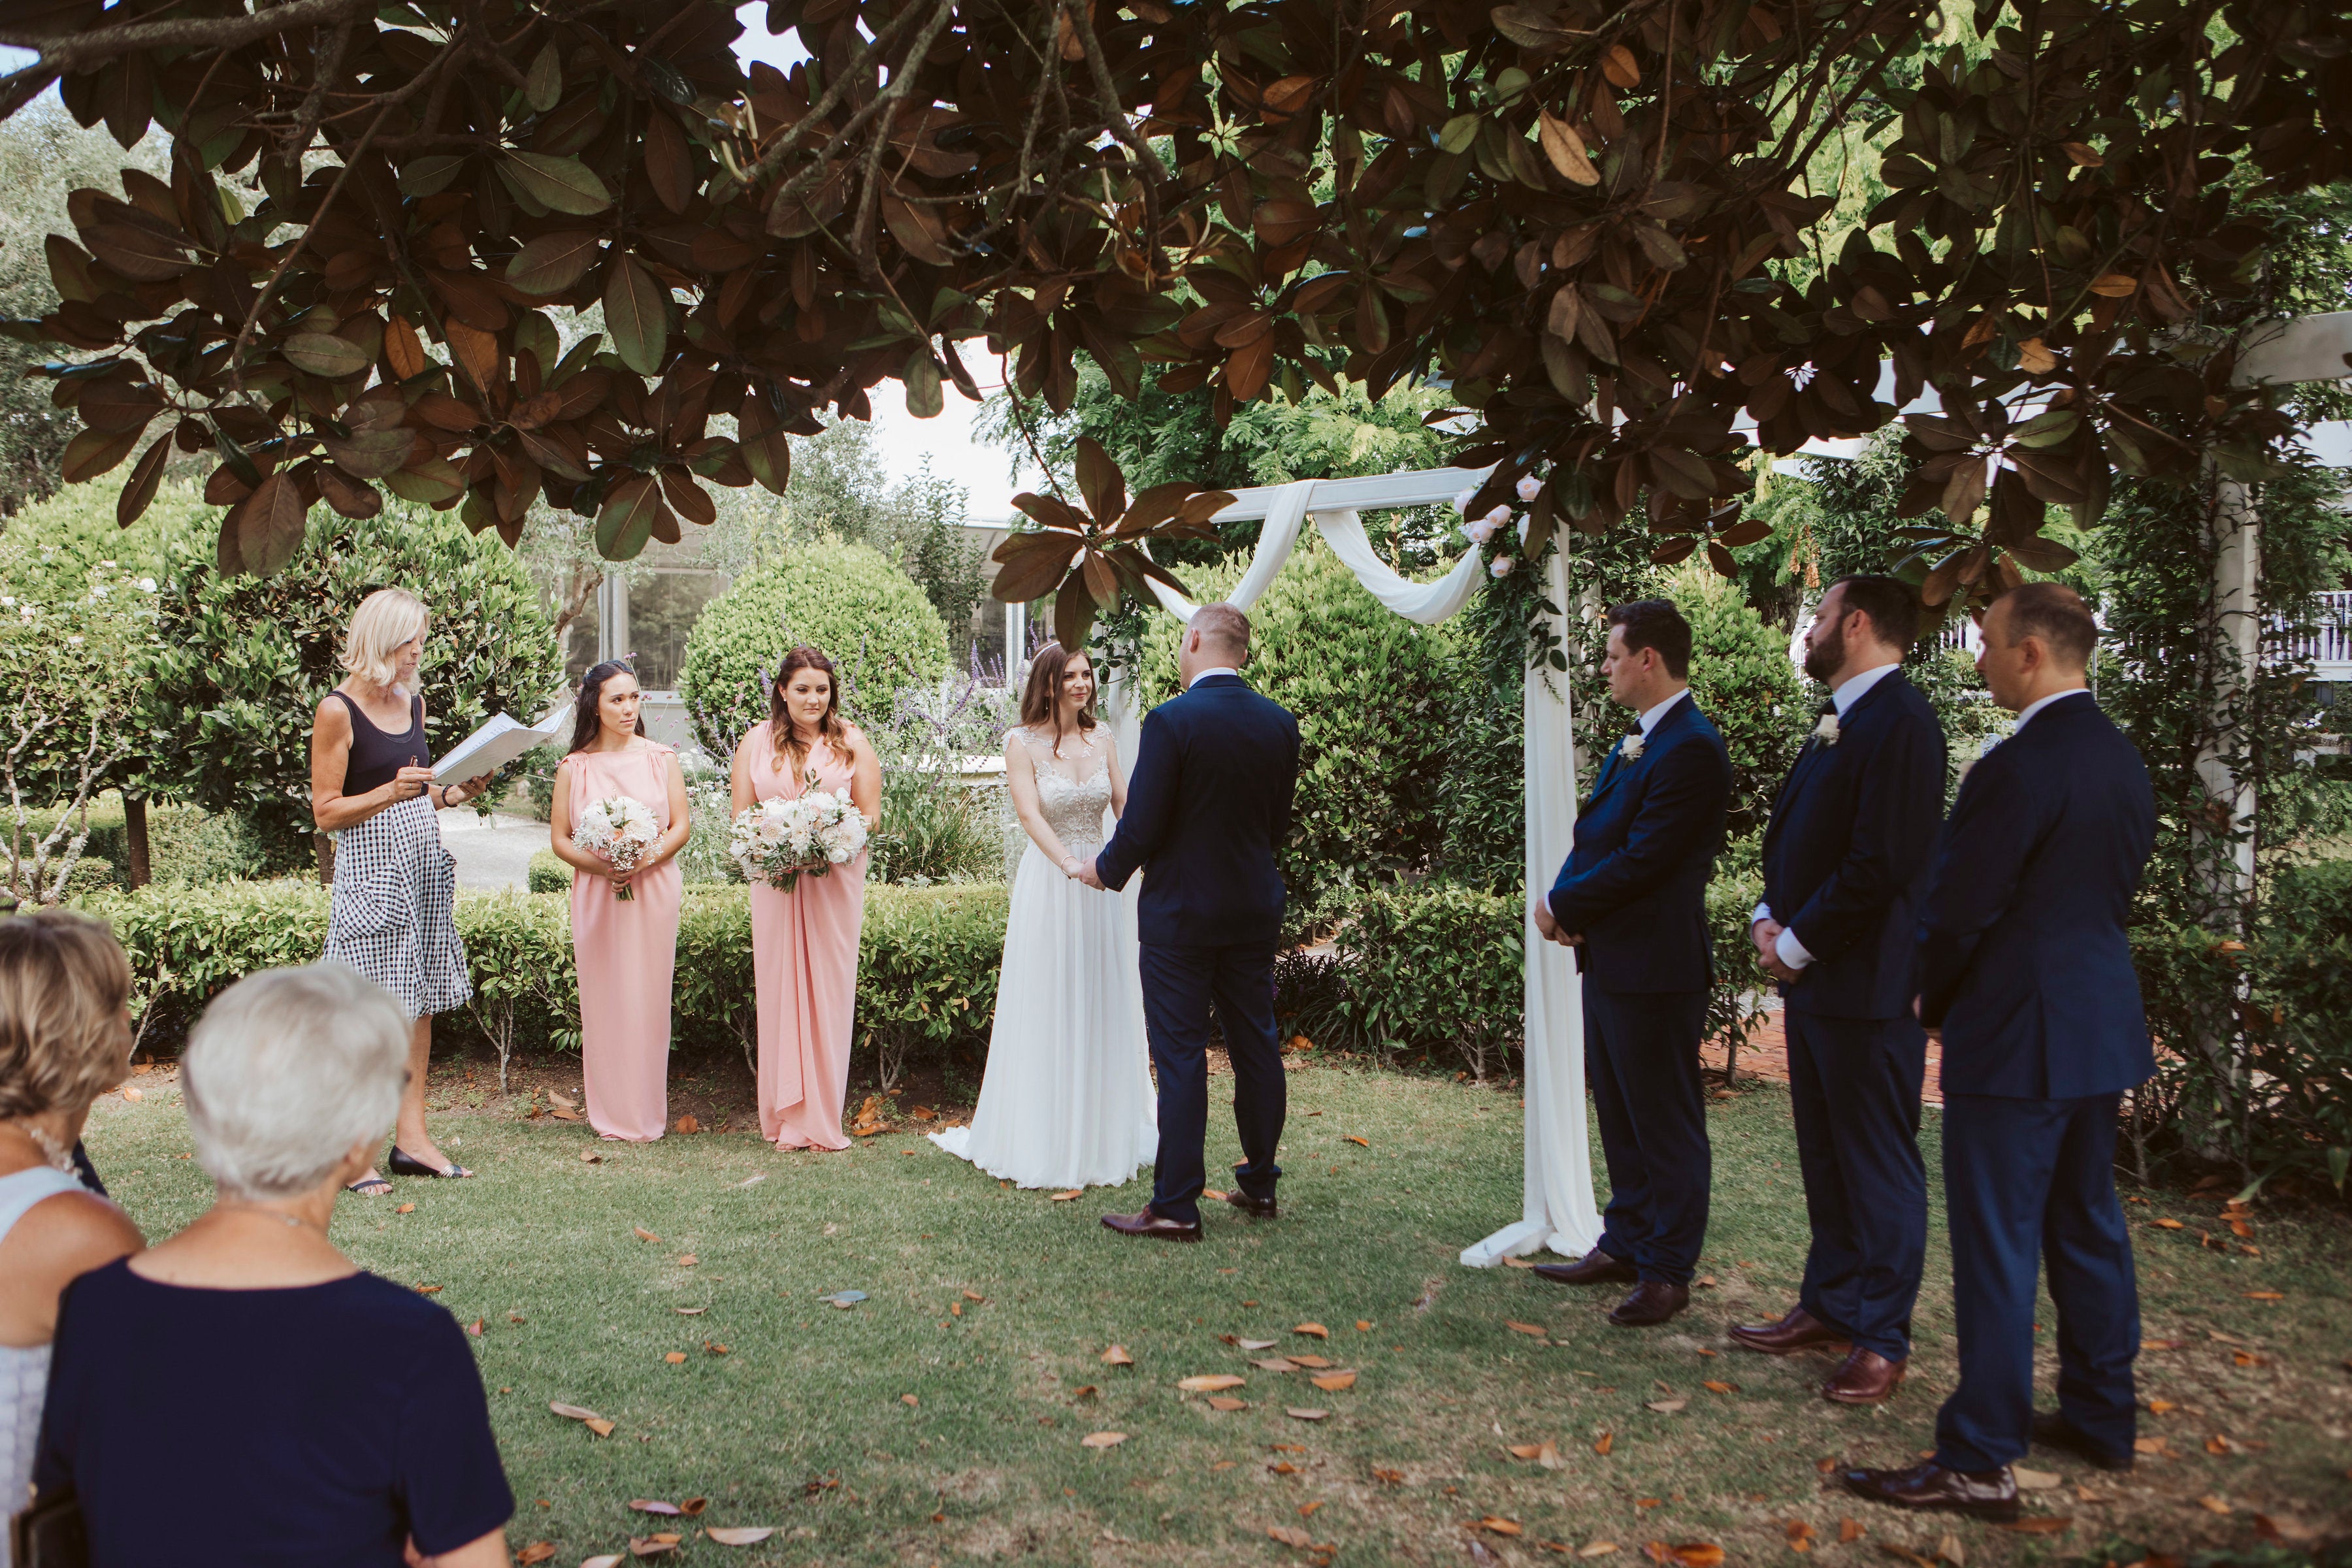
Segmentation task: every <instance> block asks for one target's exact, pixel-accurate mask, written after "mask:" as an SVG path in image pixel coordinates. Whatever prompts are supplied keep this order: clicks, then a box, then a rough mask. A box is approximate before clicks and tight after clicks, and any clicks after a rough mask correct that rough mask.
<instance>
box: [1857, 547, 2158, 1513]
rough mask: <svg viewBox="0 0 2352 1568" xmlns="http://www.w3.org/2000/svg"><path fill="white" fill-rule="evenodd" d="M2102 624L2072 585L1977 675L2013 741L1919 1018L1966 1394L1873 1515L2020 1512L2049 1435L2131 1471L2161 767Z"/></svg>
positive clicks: (1988, 635) (1997, 644)
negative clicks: (2134, 1186)
mask: <svg viewBox="0 0 2352 1568" xmlns="http://www.w3.org/2000/svg"><path fill="white" fill-rule="evenodd" d="M2097 638H2098V628H2097V626H2096V624H2095V622H2094V621H2093V620H2092V619H2091V613H2090V611H2089V610H2088V609H2087V608H2085V607H2084V604H2083V601H2082V599H2081V597H2080V596H2079V595H2076V594H2075V593H2074V590H2073V589H2071V588H2068V587H2065V586H2063V584H2056V583H2033V584H2027V585H2026V586H2024V587H2021V588H2014V589H2011V591H2010V592H2009V593H2007V594H2005V595H2002V596H2001V597H2000V598H1999V599H1997V600H1995V601H1994V603H1993V606H1992V610H1991V612H1990V614H1989V615H1987V616H1985V622H1984V648H1983V651H1982V652H1981V653H1979V655H1978V657H1977V668H1978V669H1979V671H1981V672H1982V673H1983V676H1984V681H1985V685H1986V687H1987V688H1988V689H1990V691H1991V692H1992V695H1993V699H1994V700H1996V701H1998V702H1999V703H2000V705H2001V706H2002V707H2004V708H2008V709H2011V710H2014V711H2015V712H2016V714H2017V729H2016V731H2015V732H2014V733H2013V734H2012V735H2011V737H2010V738H2009V739H2008V740H2006V741H2004V742H2001V743H2000V745H1999V746H1997V747H1995V748H1994V749H1993V750H1992V751H1991V752H1989V753H1987V754H1986V756H1985V758H1984V760H1983V761H1981V762H1979V763H1977V764H1976V766H1975V767H1973V768H1971V769H1970V770H1969V775H1968V777H1967V779H1966V780H1965V781H1964V782H1963V783H1962V784H1961V786H1960V795H1959V799H1958V801H1957V802H1955V803H1954V805H1953V806H1952V817H1951V821H1950V822H1949V823H1948V824H1947V825H1946V826H1945V830H1944V837H1943V840H1942V843H1941V844H1940V846H1939V847H1938V848H1937V854H1936V864H1935V868H1934V871H1933V873H1932V875H1931V877H1930V879H1929V882H1928V887H1927V906H1926V910H1925V913H1924V914H1923V916H1922V918H1921V920H1920V922H1919V958H1920V996H1919V1016H1920V1017H1921V1019H1922V1020H1923V1021H1924V1022H1925V1023H1926V1024H1927V1027H1928V1028H1929V1029H1931V1030H1933V1029H1937V1028H1939V1027H1940V1028H1941V1030H1942V1032H1943V1041H1944V1060H1943V1089H1944V1201H1945V1207H1946V1209H1947V1211H1948V1215H1949V1219H1950V1226H1951V1233H1952V1296H1953V1309H1954V1311H1953V1317H1954V1321H1955V1323H1956V1326H1957V1328H1958V1339H1959V1352H1960V1380H1959V1386H1958V1388H1956V1389H1955V1390H1953V1392H1952V1396H1951V1397H1950V1398H1949V1399H1947V1400H1946V1401H1945V1402H1944V1407H1943V1409H1942V1411H1941V1412H1940V1413H1938V1415H1937V1417H1936V1452H1935V1456H1934V1458H1931V1459H1929V1460H1928V1461H1927V1463H1925V1464H1918V1465H1911V1466H1908V1467H1906V1468H1901V1469H1889V1470H1870V1469H1858V1470H1849V1471H1847V1472H1846V1473H1845V1475H1844V1477H1843V1480H1844V1482H1845V1484H1846V1486H1847V1487H1848V1488H1850V1489H1853V1491H1855V1492H1858V1493H1860V1494H1861V1495H1862V1496H1864V1497H1866V1498H1870V1499H1872V1500H1875V1501H1879V1502H1886V1503H1894V1504H1896V1505H1898V1506H1901V1507H1906V1508H1914V1509H1955V1510H1961V1511H1964V1512H1968V1513H1973V1514H1977V1515H1979V1516H1982V1517H1987V1518H1993V1519H2005V1518H2013V1517H2015V1515H2016V1512H2017V1483H2016V1480H2015V1479H2014V1478H2013V1477H2012V1476H2011V1472H2010V1466H2011V1463H2013V1462H2014V1461H2016V1460H2018V1459H2021V1458H2024V1457H2025V1453H2026V1448H2027V1445H2028V1444H2029V1443H2030V1442H2040V1443H2043V1444H2047V1445H2050V1446H2052V1447H2063V1448H2068V1449H2071V1450H2073V1451H2074V1452H2075V1453H2076V1454H2078V1455H2080V1456H2081V1457H2083V1458H2085V1459H2088V1460H2089V1461H2090V1462H2091V1463H2093V1464H2095V1465H2098V1466H2101V1467H2103V1468H2107V1469H2123V1468H2127V1467H2129V1465H2130V1464H2131V1462H2132V1441H2133V1437H2134V1435H2135V1426H2136V1424H2135V1419H2134V1415H2135V1413H2134V1409H2133V1390H2132V1358H2133V1357H2134V1356H2135V1355H2137V1353H2138V1351H2139V1292H2138V1288H2137V1284H2136V1283H2135V1282H2134V1279H2133V1277H2132V1254H2131V1237H2130V1235H2129V1233H2128V1232H2127V1231H2126V1229H2125V1228H2124V1215H2123V1206H2122V1205H2120V1204H2118V1203H2117V1202H2116V1182H2115V1158H2116V1117H2117V1111H2118V1107H2119V1105H2120V1103H2121V1100H2122V1098H2123V1091H2124V1090H2125V1089H2129V1088H2131V1087H2132V1086H2133V1085H2135V1084H2137V1083H2139V1082H2141V1081H2143V1080H2144V1079H2147V1077H2148V1075H2149V1074H2150V1073H2152V1072H2154V1071H2155V1069H2156V1063H2155V1059H2154V1058H2153V1056H2152V1055H2151V1053H2150V1051H2149V1048H2148V1035H2147V1017H2146V1016H2145V1015H2144V1014H2143V1013H2142V1011H2141V1009H2140V994H2139V981H2138V977H2137V974H2136V973H2134V972H2133V969H2132V961H2131V944H2130V942H2128V941H2127V940H2126V937H2125V934H2124V926H2125V922H2126V919H2127V918H2128V916H2129V912H2130V907H2131V900H2132V895H2133V894H2134V893H2135V892H2136V891H2137V889H2138V887H2139V879H2140V872H2141V870H2142V868H2144V867H2145V866H2146V865H2147V856H2148V850H2149V848H2150V847H2152V846H2153V845H2154V843H2155V841H2156V802H2155V797H2154V795H2153V794H2152V793H2151V791H2150V790H2149V788H2148V782H2147V768H2146V767H2145V766H2144V765H2142V763H2141V762H2140V758H2139V753H2138V752H2136V751H2134V750H2133V749H2132V744H2131V742H2129V741H2128V740H2126V738H2125V737H2124V734H2123V732H2122V731H2120V730H2117V729H2116V726H2115V724H2114V723H2113V722H2112V721H2110V720H2109V719H2108V718H2107V716H2106V715H2105V714H2104V713H2102V712H2100V711H2099V706H2098V703H2097V701H2096V700H2094V699H2093V698H2092V696H2091V694H2090V692H2089V691H2088V690H2086V689H2084V669H2085V668H2086V667H2087V665H2088V663H2089V660H2090V657H2091V653H2092V649H2093V648H2094V647H2095V645H2096V642H2097ZM2045 1266H2046V1267H2047V1268H2048V1270H2049V1279H2050V1299H2051V1300H2052V1301H2053V1302H2054V1303H2055V1304H2056V1306H2057V1309H2058V1323H2057V1343H2058V1409H2057V1411H2056V1413H2055V1414H2050V1415H2035V1414H2034V1411H2033V1335H2034V1323H2033V1300H2034V1294H2033V1293H2034V1285H2035V1278H2036V1275H2037V1274H2038V1273H2039V1272H2040V1269H2041V1268H2042V1267H2045Z"/></svg>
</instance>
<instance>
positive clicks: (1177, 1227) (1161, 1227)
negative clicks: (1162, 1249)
mask: <svg viewBox="0 0 2352 1568" xmlns="http://www.w3.org/2000/svg"><path fill="white" fill-rule="evenodd" d="M1102 1222H1103V1228H1104V1229H1105V1230H1115V1231H1117V1232H1118V1234H1119V1235H1121V1236H1149V1237H1157V1238H1158V1239H1160V1240H1161V1241H1198V1240H1200V1239H1201V1222H1200V1221H1199V1220H1194V1221H1193V1222H1192V1224H1191V1225H1184V1224H1181V1223H1180V1222H1178V1221H1176V1220H1172V1219H1170V1218H1169V1217H1168V1216H1167V1215H1157V1214H1153V1213H1152V1212H1151V1205H1150V1204H1146V1205H1143V1209H1142V1212H1141V1213H1139V1214H1107V1215H1103V1216H1102Z"/></svg>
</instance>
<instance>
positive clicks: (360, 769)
mask: <svg viewBox="0 0 2352 1568" xmlns="http://www.w3.org/2000/svg"><path fill="white" fill-rule="evenodd" d="M328 695H329V696H331V697H340V698H341V699H342V703H343V706H344V707H346V708H348V709H350V710H352V754H351V757H350V760H348V761H347V762H345V763H344V764H343V793H344V794H345V795H365V794H367V792H368V791H370V790H372V789H374V788H376V787H378V786H379V785H382V784H390V783H391V782H392V781H393V780H394V778H395V777H397V776H398V775H399V773H400V770H401V769H403V768H425V767H430V766H432V765H433V763H432V754H431V753H430V752H428V751H426V749H425V699H424V698H422V697H412V698H410V699H409V700H408V729H407V731H406V732H405V733H404V734H399V735H387V734H385V733H384V732H383V731H382V730H379V729H377V728H376V727H375V721H373V720H372V719H370V718H369V717H368V716H367V715H366V714H365V713H363V712H362V711H361V710H360V705H359V704H358V703H356V702H354V701H352V700H351V698H350V697H348V696H346V695H345V694H344V693H342V692H341V691H333V692H330V693H328Z"/></svg>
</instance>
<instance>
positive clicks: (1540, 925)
mask: <svg viewBox="0 0 2352 1568" xmlns="http://www.w3.org/2000/svg"><path fill="white" fill-rule="evenodd" d="M1528 913H1530V914H1532V915H1533V916H1534V917H1535V922H1536V932H1537V934H1538V935H1539V936H1541V937H1542V938H1543V939H1544V940H1545V941H1546V942H1558V943H1559V945H1560V946H1562V947H1582V946H1583V945H1584V933H1583V932H1582V931H1566V930H1563V929H1561V926H1560V923H1559V916H1558V915H1555V914H1553V913H1552V912H1551V904H1550V903H1549V901H1548V900H1542V899H1538V900H1536V901H1535V903H1534V904H1532V905H1530V906H1529V907H1528Z"/></svg>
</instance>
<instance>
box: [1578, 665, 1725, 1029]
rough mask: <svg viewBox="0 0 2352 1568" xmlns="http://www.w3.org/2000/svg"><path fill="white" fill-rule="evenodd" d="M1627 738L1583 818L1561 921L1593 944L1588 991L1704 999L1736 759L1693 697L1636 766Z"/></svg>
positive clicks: (1587, 954)
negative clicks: (1710, 924) (1712, 903)
mask: <svg viewBox="0 0 2352 1568" xmlns="http://www.w3.org/2000/svg"><path fill="white" fill-rule="evenodd" d="M1624 746H1625V742H1623V741H1622V739H1621V740H1620V741H1619V742H1617V744H1616V745H1615V746H1614V747H1612V748H1611V750H1610V752H1609V760H1608V761H1607V762H1605V763H1602V764H1601V777H1600V779H1599V780H1598V781H1597V782H1596V783H1595V784H1593V787H1592V794H1591V797H1590V798H1588V799H1587V800H1586V801H1585V803H1584V805H1583V806H1582V807H1581V808H1580V809H1579V810H1578V812H1577V814H1576V838H1575V841H1574V847H1573V848H1572V849H1570V852H1569V857H1568V863H1567V864H1566V865H1564V866H1562V867H1561V868H1560V869H1559V880H1558V881H1556V882H1554V883H1553V884H1552V889H1551V894H1550V898H1549V902H1550V904H1551V912H1552V916H1553V918H1554V919H1556V920H1558V921H1559V923H1560V925H1561V926H1562V927H1563V928H1565V929H1566V930H1568V931H1575V932H1581V933H1582V934H1583V937H1584V949H1583V963H1582V964H1581V966H1580V967H1581V968H1582V969H1583V971H1584V977H1585V983H1586V984H1591V985H1597V986H1599V987H1600V988H1601V990H1603V991H1607V992H1611V993H1626V992H1660V991H1704V990H1706V986H1707V984H1708V982H1709V981H1710V980H1711V979H1713V977H1714V967H1715V966H1714V962H1713V958H1712V954H1711V950H1710V947H1709V944H1708V942H1707V932H1706V883H1707V879H1708V877H1710V876H1711V875H1713V874H1714V870H1715V856H1716V851H1717V850H1718V849H1720V848H1722V847H1723V821H1724V815H1725V813H1726V812H1727V811H1728V810H1729V809H1730V806H1731V755H1730V753H1729V752H1726V751H1725V750H1724V748H1723V737H1722V736H1721V735H1719V734H1717V733H1716V729H1715V725H1714V724H1713V723H1711V722H1710V721H1708V719H1707V716H1706V714H1704V713H1702V712H1700V711H1699V710H1698V700H1697V699H1696V698H1695V697H1685V698H1683V699H1682V700H1679V701H1677V702H1676V703H1675V705H1674V706H1673V707H1672V708H1670V709H1668V710H1666V711H1665V713H1664V715H1663V716H1662V717H1661V718H1660V719H1659V720H1658V723H1657V728H1655V729H1654V730H1652V731H1650V733H1649V736H1648V738H1647V739H1646V740H1644V741H1643V742H1642V754H1641V756H1640V757H1638V758H1636V759H1635V760H1634V761H1633V762H1630V763H1629V762H1627V761H1625V760H1624V758H1623V757H1622V755H1621V753H1622V752H1623V750H1624Z"/></svg>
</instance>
